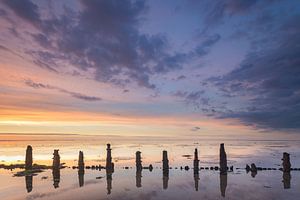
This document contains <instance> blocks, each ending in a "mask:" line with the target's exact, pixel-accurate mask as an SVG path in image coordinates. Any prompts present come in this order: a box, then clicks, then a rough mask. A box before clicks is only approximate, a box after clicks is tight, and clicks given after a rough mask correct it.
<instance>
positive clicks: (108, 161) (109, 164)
mask: <svg viewBox="0 0 300 200" xmlns="http://www.w3.org/2000/svg"><path fill="white" fill-rule="evenodd" d="M107 170H108V171H111V172H113V171H114V163H113V162H112V157H111V148H110V144H107V148H106V171H107Z"/></svg>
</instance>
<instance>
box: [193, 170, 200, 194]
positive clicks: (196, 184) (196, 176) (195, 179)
mask: <svg viewBox="0 0 300 200" xmlns="http://www.w3.org/2000/svg"><path fill="white" fill-rule="evenodd" d="M199 180H200V178H199V173H194V181H195V190H196V191H198V188H199Z"/></svg>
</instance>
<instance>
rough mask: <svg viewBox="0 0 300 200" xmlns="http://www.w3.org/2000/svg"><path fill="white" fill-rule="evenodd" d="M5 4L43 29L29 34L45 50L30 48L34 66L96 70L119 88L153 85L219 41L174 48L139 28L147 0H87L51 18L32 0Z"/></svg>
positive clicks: (159, 36)
mask: <svg viewBox="0 0 300 200" xmlns="http://www.w3.org/2000/svg"><path fill="white" fill-rule="evenodd" d="M3 2H4V3H5V4H6V5H7V6H8V7H9V8H10V9H12V10H13V11H14V13H15V14H16V15H17V16H18V17H20V18H22V19H23V20H25V21H27V22H29V23H30V24H32V25H33V26H34V27H35V28H36V29H37V30H39V31H40V33H36V32H34V33H31V34H30V35H31V36H32V39H33V41H35V43H37V44H38V45H40V47H41V48H42V49H40V50H35V52H30V51H27V52H26V53H28V54H29V55H30V56H32V57H33V59H34V60H33V62H34V63H35V64H37V65H38V66H40V67H42V68H45V69H48V70H50V71H53V72H59V71H60V68H61V67H62V66H61V64H62V63H64V65H72V66H74V67H77V68H79V69H81V70H88V69H93V71H94V79H95V80H97V81H100V82H109V83H113V84H117V85H121V86H124V85H126V84H128V83H130V82H134V83H137V84H138V85H139V86H142V87H146V88H151V89H154V88H156V86H155V85H154V84H153V83H151V77H152V76H153V75H156V74H162V73H167V72H169V71H173V70H177V69H181V68H182V67H183V65H184V64H186V63H188V62H189V61H190V60H191V59H192V58H194V57H196V56H199V57H201V56H204V55H206V54H207V53H208V51H209V49H210V47H211V46H212V45H214V44H215V43H216V42H217V41H218V40H219V39H220V36H219V35H213V36H212V37H209V38H208V39H207V40H205V41H203V42H202V43H200V44H199V45H198V46H197V49H195V50H194V51H191V52H187V53H185V52H172V49H171V48H172V47H171V46H172V45H171V44H170V43H169V41H168V39H167V37H166V36H165V35H163V34H153V35H148V34H143V33H141V32H140V31H139V26H140V25H141V23H143V22H144V18H143V16H144V14H145V13H146V12H147V10H148V7H147V5H146V2H145V1H144V0H137V1H130V0H124V1H117V0H111V1H101V0H100V1H97V0H84V1H80V6H81V7H80V8H78V9H77V10H72V9H70V8H68V7H67V6H64V7H63V13H61V14H59V15H58V14H57V15H50V16H42V14H41V13H43V12H42V10H41V8H39V6H38V5H37V4H34V3H33V2H31V1H30V0H25V1H19V0H13V1H9V0H4V1H3ZM24 8H26V9H24ZM44 52H47V54H48V55H45V53H44ZM171 52H172V53H171ZM49 54H52V55H49ZM58 63H59V64H58Z"/></svg>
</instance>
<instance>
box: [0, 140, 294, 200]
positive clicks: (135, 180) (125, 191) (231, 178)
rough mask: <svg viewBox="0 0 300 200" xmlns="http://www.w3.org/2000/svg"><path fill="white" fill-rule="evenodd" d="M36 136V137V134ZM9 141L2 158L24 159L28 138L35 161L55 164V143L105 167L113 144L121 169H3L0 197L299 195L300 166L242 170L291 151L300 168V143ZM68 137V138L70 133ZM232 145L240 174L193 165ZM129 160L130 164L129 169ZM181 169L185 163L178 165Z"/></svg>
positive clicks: (73, 156) (68, 154)
mask: <svg viewBox="0 0 300 200" xmlns="http://www.w3.org/2000/svg"><path fill="white" fill-rule="evenodd" d="M30 138H31V139H30ZM30 138H25V139H24V138H23V139H18V140H14V139H12V138H10V139H5V140H4V139H3V140H2V141H1V142H0V146H1V147H0V161H1V162H0V163H1V164H3V163H5V164H8V163H23V162H24V161H23V160H24V157H25V149H26V146H27V145H28V144H31V145H32V147H33V156H34V162H35V163H39V164H51V158H52V153H53V149H60V151H59V152H60V156H61V162H65V163H66V165H67V166H69V167H71V166H73V165H76V164H77V158H78V151H79V150H83V151H84V156H85V163H86V165H99V164H101V165H105V156H106V151H105V149H106V145H105V144H106V143H107V142H110V143H112V149H113V150H112V156H113V161H114V163H115V172H114V173H113V174H112V175H111V176H110V175H107V174H106V171H105V170H101V171H98V170H91V169H86V170H85V173H84V174H78V172H77V170H76V169H72V168H65V169H61V170H60V173H59V174H53V173H52V170H46V171H44V172H42V173H39V174H38V175H36V176H33V177H32V176H30V177H29V176H28V177H13V174H14V173H15V172H17V171H20V169H16V170H13V171H8V170H4V169H1V170H0V199H4V200H6V199H7V200H10V199H27V200H30V199H55V200H57V199H288V200H289V199H295V200H296V199H299V196H300V171H292V172H291V174H290V175H289V176H286V175H285V176H284V175H283V173H282V172H281V171H279V170H275V171H273V170H272V171H258V173H257V174H256V176H255V177H252V176H251V173H248V174H247V173H246V172H245V170H242V169H236V168H239V167H243V168H244V167H245V165H246V164H247V163H248V164H251V163H255V164H256V165H257V166H259V167H272V168H279V167H280V166H281V157H282V153H283V152H284V151H286V152H289V153H290V154H291V163H292V167H298V168H300V149H299V147H300V141H297V140H294V141H285V140H273V141H270V140H268V141H266V140H245V139H244V140H236V139H235V140H230V139H217V140H216V139H215V138H211V139H209V138H202V139H201V138H200V139H197V140H195V141H191V140H186V141H183V140H182V141H170V140H164V141H163V140H159V141H158V140H147V142H145V141H143V140H132V141H130V140H126V141H124V140H119V141H118V140H117V139H115V140H110V141H108V140H104V139H103V138H101V139H91V138H85V139H84V140H83V139H82V138H80V139H78V138H75V139H74V138H73V139H70V140H66V139H62V138H61V139H60V138H59V137H58V138H56V139H55V140H54V139H52V138H49V137H48V138H42V139H41V138H39V139H37V138H34V139H32V137H30ZM64 138H65V137H64ZM221 142H224V143H225V150H226V152H227V158H228V165H229V166H231V165H233V166H234V172H229V173H228V174H227V176H226V175H220V174H219V173H218V172H217V171H211V170H201V171H200V173H199V177H198V176H195V175H194V174H193V170H191V169H190V170H189V171H185V170H180V169H179V168H180V166H186V165H188V166H189V167H190V168H192V166H193V158H192V157H189V156H188V155H193V151H194V148H198V150H199V154H200V166H201V167H210V166H218V163H219V160H218V159H219V144H220V143H221ZM138 150H139V151H141V152H142V159H143V166H148V165H149V164H152V165H153V166H154V169H153V171H152V172H150V171H149V170H146V169H144V170H143V171H142V173H141V174H139V173H136V170H135V167H134V166H135V157H134V156H135V152H136V151H138ZM162 150H167V151H168V155H169V161H170V166H171V167H172V169H170V172H169V176H168V177H166V176H163V173H162V170H161V169H160V167H161V165H162V163H161V159H162V158H161V157H162V155H161V154H162ZM125 166H128V167H129V169H124V167H125ZM176 168H177V169H176Z"/></svg>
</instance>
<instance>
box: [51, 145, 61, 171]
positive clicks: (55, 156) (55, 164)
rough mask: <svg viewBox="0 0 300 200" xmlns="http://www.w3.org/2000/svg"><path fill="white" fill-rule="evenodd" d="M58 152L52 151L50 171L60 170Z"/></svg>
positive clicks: (56, 150)
mask: <svg viewBox="0 0 300 200" xmlns="http://www.w3.org/2000/svg"><path fill="white" fill-rule="evenodd" d="M58 151H59V150H58V149H54V153H53V163H52V169H60V156H59V153H58Z"/></svg>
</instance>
